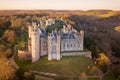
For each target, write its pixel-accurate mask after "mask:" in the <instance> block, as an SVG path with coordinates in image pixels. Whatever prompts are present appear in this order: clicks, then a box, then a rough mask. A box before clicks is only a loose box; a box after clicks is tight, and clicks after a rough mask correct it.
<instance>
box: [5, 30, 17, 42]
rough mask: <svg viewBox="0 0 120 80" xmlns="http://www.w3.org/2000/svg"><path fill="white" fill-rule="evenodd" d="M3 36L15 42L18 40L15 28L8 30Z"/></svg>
mask: <svg viewBox="0 0 120 80" xmlns="http://www.w3.org/2000/svg"><path fill="white" fill-rule="evenodd" d="M3 38H4V39H5V40H7V41H8V42H11V43H12V42H15V41H16V34H15V31H14V30H6V31H5V33H4V35H3Z"/></svg>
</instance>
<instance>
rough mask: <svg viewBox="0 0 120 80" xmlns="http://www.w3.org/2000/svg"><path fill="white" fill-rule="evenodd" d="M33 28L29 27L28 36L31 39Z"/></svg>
mask: <svg viewBox="0 0 120 80" xmlns="http://www.w3.org/2000/svg"><path fill="white" fill-rule="evenodd" d="M31 32H32V26H28V33H29V34H28V36H29V38H31Z"/></svg>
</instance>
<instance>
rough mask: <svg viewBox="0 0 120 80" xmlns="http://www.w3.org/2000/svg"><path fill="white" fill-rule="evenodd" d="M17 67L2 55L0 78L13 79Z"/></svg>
mask: <svg viewBox="0 0 120 80" xmlns="http://www.w3.org/2000/svg"><path fill="white" fill-rule="evenodd" d="M15 72H16V69H15V67H14V66H13V65H12V64H11V63H10V61H8V60H7V59H6V58H5V57H3V56H0V80H13V78H14V77H15Z"/></svg>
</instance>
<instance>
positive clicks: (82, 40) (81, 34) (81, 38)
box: [80, 30, 84, 51]
mask: <svg viewBox="0 0 120 80" xmlns="http://www.w3.org/2000/svg"><path fill="white" fill-rule="evenodd" d="M80 44H81V45H80V50H81V51H82V50H83V48H84V31H83V30H81V31H80Z"/></svg>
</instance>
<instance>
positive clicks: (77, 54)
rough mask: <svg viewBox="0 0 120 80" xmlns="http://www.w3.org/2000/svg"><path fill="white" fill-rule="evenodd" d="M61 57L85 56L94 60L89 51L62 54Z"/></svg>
mask: <svg viewBox="0 0 120 80" xmlns="http://www.w3.org/2000/svg"><path fill="white" fill-rule="evenodd" d="M61 56H85V57H88V58H90V59H91V58H92V57H91V52H90V51H87V52H61Z"/></svg>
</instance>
